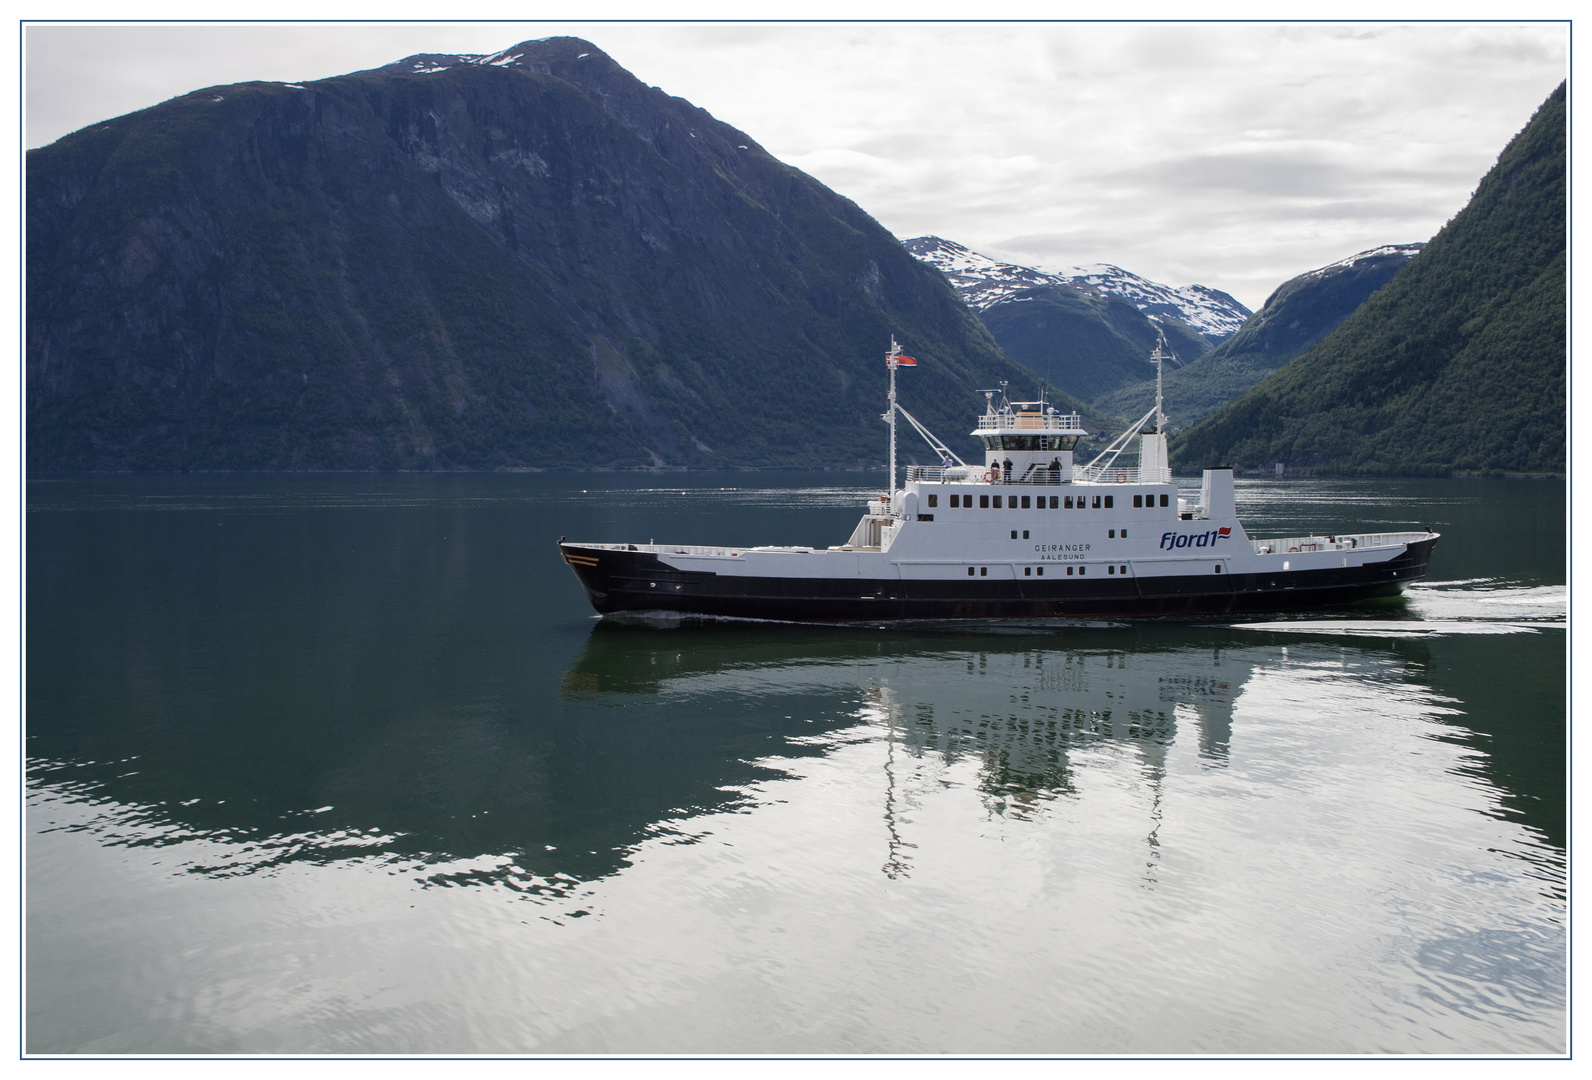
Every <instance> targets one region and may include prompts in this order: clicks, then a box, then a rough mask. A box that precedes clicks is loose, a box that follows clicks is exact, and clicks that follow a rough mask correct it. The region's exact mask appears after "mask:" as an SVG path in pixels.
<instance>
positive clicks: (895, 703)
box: [564, 622, 1336, 876]
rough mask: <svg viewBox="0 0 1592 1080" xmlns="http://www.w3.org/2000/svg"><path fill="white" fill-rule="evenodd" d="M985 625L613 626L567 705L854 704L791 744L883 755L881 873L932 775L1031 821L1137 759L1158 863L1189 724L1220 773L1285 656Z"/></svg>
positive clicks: (589, 651)
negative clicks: (967, 770) (1240, 712)
mask: <svg viewBox="0 0 1592 1080" xmlns="http://www.w3.org/2000/svg"><path fill="white" fill-rule="evenodd" d="M987 629H988V630H989V631H991V632H990V633H988V634H986V635H978V636H969V635H968V633H967V631H966V630H965V629H963V630H960V631H957V632H947V633H946V634H944V635H943V636H940V637H936V636H932V635H931V636H929V637H928V638H927V641H925V639H924V638H918V639H917V640H916V641H915V642H914V643H913V645H912V646H911V647H908V648H902V647H901V643H900V642H897V641H891V640H877V639H874V638H872V637H871V636H869V635H867V634H865V633H858V632H856V631H842V632H840V633H837V634H834V635H826V634H824V633H823V632H821V631H820V632H815V633H814V634H813V635H811V636H810V637H807V638H805V639H798V640H795V641H792V640H790V639H789V635H788V633H785V632H779V633H770V632H768V631H761V632H759V631H758V630H753V631H752V632H751V640H748V637H747V632H746V631H744V630H740V631H736V630H717V631H715V630H702V629H695V630H691V631H686V633H688V634H690V640H689V642H688V643H687V642H682V640H681V632H680V631H674V630H667V629H648V628H643V627H636V626H623V625H616V624H614V623H612V622H608V623H604V624H603V625H601V626H599V627H598V629H597V631H596V632H595V633H594V634H593V635H592V638H591V641H590V642H589V643H588V645H587V647H586V650H585V651H584V653H583V654H582V656H581V658H580V660H579V661H578V662H577V663H576V664H575V665H574V666H573V667H572V668H570V670H569V671H568V673H567V674H566V675H565V679H564V696H565V697H566V699H575V700H591V701H596V700H602V699H603V698H605V697H606V698H608V699H609V700H610V701H614V700H622V699H624V698H626V697H634V698H636V699H640V700H646V701H648V702H649V703H654V704H662V703H663V702H669V701H672V702H678V703H680V704H682V705H684V704H685V703H687V702H689V701H691V700H693V699H697V698H701V697H704V696H709V695H712V696H717V695H722V694H726V693H728V694H732V695H736V696H739V697H741V698H743V699H746V700H754V699H760V700H762V701H764V702H771V701H777V700H779V699H783V698H789V699H790V700H791V701H792V702H797V701H806V700H810V699H811V696H812V694H813V693H814V692H815V691H820V692H824V693H827V694H828V695H831V696H834V697H835V698H839V699H844V700H846V701H847V702H848V703H849V704H850V708H849V710H841V711H840V712H841V715H844V716H849V717H850V718H852V719H854V720H856V721H859V722H860V723H859V724H858V725H857V726H855V727H851V728H846V727H841V728H836V729H834V730H832V731H830V732H828V733H826V734H824V735H817V736H806V737H803V736H793V737H788V738H787V739H786V740H785V741H786V744H787V745H788V746H790V747H793V748H794V747H815V748H816V747H830V746H834V745H839V744H842V743H855V742H857V741H859V740H868V739H871V740H874V741H877V742H880V743H882V744H884V747H885V752H884V755H883V758H882V761H881V765H880V768H881V773H880V777H879V779H880V783H881V798H882V799H883V800H884V805H885V820H886V825H887V829H888V831H889V835H890V855H889V858H888V859H887V860H886V862H885V868H886V872H887V873H889V874H890V875H892V876H894V875H895V874H898V873H905V872H907V871H908V870H909V868H910V855H909V854H907V851H906V849H907V848H908V847H909V846H910V845H906V844H905V843H904V841H902V840H901V837H900V827H901V823H900V821H899V820H897V813H896V810H897V807H898V806H899V805H900V804H901V803H902V802H903V801H916V800H917V799H919V798H921V797H922V795H923V792H919V791H915V792H913V793H912V794H911V796H910V797H909V796H908V795H907V794H906V792H905V791H903V790H900V789H901V788H902V787H903V786H905V787H912V786H913V785H922V784H924V783H925V782H930V783H941V782H942V781H939V780H934V781H932V782H931V781H928V776H929V774H930V773H933V774H935V775H938V774H940V773H943V772H946V771H956V770H958V769H959V768H960V767H962V766H964V765H967V764H972V765H973V766H974V767H975V768H976V772H977V782H976V785H975V786H976V790H977V791H978V793H979V796H980V799H981V801H982V803H983V806H984V807H985V809H986V811H987V812H988V813H991V814H995V815H999V816H1001V817H1004V818H1009V819H1014V820H1023V819H1026V818H1030V817H1032V816H1034V815H1036V814H1038V813H1041V812H1043V810H1044V808H1045V807H1046V805H1047V804H1049V803H1050V802H1052V801H1054V800H1055V799H1057V798H1059V797H1077V796H1078V795H1079V793H1080V785H1079V783H1078V780H1077V777H1076V776H1075V774H1076V773H1077V772H1078V771H1079V770H1081V769H1088V768H1089V767H1090V766H1091V765H1097V764H1100V763H1101V760H1102V758H1101V756H1102V755H1104V756H1105V758H1107V759H1109V760H1110V761H1111V762H1112V763H1113V764H1117V763H1120V762H1121V761H1122V760H1124V759H1126V760H1131V761H1132V762H1133V763H1134V765H1133V770H1132V771H1133V773H1134V774H1135V775H1136V776H1137V777H1139V778H1140V780H1141V782H1142V784H1143V786H1144V790H1145V795H1146V797H1147V798H1148V800H1149V801H1148V804H1147V806H1146V809H1145V816H1144V822H1145V830H1146V841H1145V842H1146V844H1147V847H1148V849H1149V851H1150V853H1151V855H1152V857H1153V852H1154V849H1155V847H1156V844H1157V840H1156V829H1157V828H1158V816H1159V804H1160V800H1161V782H1162V779H1163V778H1164V775H1165V772H1166V764H1167V755H1168V753H1169V752H1170V751H1171V749H1172V747H1173V745H1174V744H1175V742H1176V741H1177V735H1178V732H1179V727H1180V725H1181V727H1182V728H1183V730H1185V731H1188V732H1190V733H1191V735H1192V738H1193V742H1194V745H1195V747H1196V754H1197V757H1198V760H1199V762H1200V763H1201V765H1202V767H1205V768H1220V767H1222V766H1224V765H1225V764H1226V761H1227V755H1228V744H1229V742H1230V741H1231V739H1232V728H1233V701H1234V698H1235V696H1236V694H1237V693H1238V692H1239V691H1241V690H1242V688H1243V686H1244V684H1245V682H1246V681H1247V680H1248V679H1249V678H1250V676H1251V675H1252V674H1253V672H1254V671H1255V670H1256V669H1257V667H1261V666H1264V664H1265V663H1266V662H1267V660H1268V659H1270V660H1275V659H1277V658H1278V654H1277V652H1276V650H1267V649H1259V648H1254V647H1253V646H1251V647H1250V648H1248V649H1244V648H1241V647H1236V648H1235V647H1234V646H1237V645H1238V644H1239V643H1238V642H1233V643H1230V645H1229V647H1227V648H1223V647H1221V646H1214V647H1213V646H1210V645H1194V644H1192V643H1187V642H1180V641H1179V640H1178V638H1179V637H1180V636H1181V635H1179V634H1178V633H1177V632H1176V631H1170V632H1165V631H1163V632H1161V633H1159V634H1156V635H1154V636H1156V637H1161V638H1167V639H1169V640H1165V641H1162V642H1159V643H1156V644H1151V645H1148V646H1146V645H1145V643H1144V642H1143V641H1142V640H1141V639H1142V638H1143V636H1144V635H1143V634H1136V633H1132V632H1126V631H1123V630H1121V629H1116V630H1107V631H1106V632H1105V633H1104V634H1102V633H1100V632H1099V631H1098V630H1097V631H1095V632H1094V633H1093V634H1092V635H1091V633H1090V632H1089V631H1088V630H1087V628H1080V627H1068V628H1066V630H1067V631H1070V633H1064V635H1063V637H1062V640H1063V641H1065V640H1066V639H1067V637H1069V636H1070V637H1073V638H1076V639H1079V644H1078V645H1076V646H1075V647H1072V648H1065V647H1063V648H1057V647H1056V646H1055V645H1054V644H1053V642H1054V641H1055V640H1056V637H1055V628H1052V627H1038V628H1036V627H1031V626H1012V627H1010V628H1002V627H999V626H990V627H988V628H987ZM1091 636H1092V637H1093V638H1095V640H1093V641H1090V640H1089V639H1090V637H1091ZM1202 636H1204V632H1202ZM704 638H708V639H709V640H704ZM759 638H761V639H762V640H761V641H759V640H758V639H759ZM682 645H687V647H686V648H682ZM715 646H717V647H715ZM1296 651H1297V650H1296ZM1334 659H1336V657H1334ZM828 715H830V716H833V715H834V714H833V713H830V714H828ZM931 762H932V763H933V766H932V768H926V766H927V765H928V763H931Z"/></svg>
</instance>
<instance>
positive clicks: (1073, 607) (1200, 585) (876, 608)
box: [560, 537, 1437, 623]
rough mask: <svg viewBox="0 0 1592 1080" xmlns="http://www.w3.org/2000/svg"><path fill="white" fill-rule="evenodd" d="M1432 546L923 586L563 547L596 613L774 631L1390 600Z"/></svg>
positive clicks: (1416, 575)
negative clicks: (1301, 562)
mask: <svg viewBox="0 0 1592 1080" xmlns="http://www.w3.org/2000/svg"><path fill="white" fill-rule="evenodd" d="M1436 542H1437V540H1436V537H1433V538H1431V539H1427V540H1421V541H1417V542H1415V543H1411V544H1409V545H1408V546H1407V547H1406V548H1405V550H1404V551H1403V552H1402V553H1401V554H1399V555H1397V556H1395V557H1393V558H1391V559H1388V560H1387V561H1385V562H1378V563H1372V564H1368V565H1365V566H1357V567H1328V568H1322V569H1309V570H1296V571H1292V572H1281V573H1259V574H1243V573H1234V574H1222V575H1209V576H1206V575H1201V576H1189V577H1140V576H1137V575H1134V576H1127V577H1120V578H1103V579H1096V578H1090V579H1082V578H1035V579H1028V578H1022V579H1016V580H1008V581H996V580H993V579H975V580H971V581H966V582H963V581H959V580H949V581H922V580H903V579H894V580H892V579H883V578H877V579H870V578H855V577H852V578H811V577H769V576H744V575H729V574H713V573H702V572H692V571H681V570H676V569H674V568H673V567H671V566H669V565H667V564H665V563H664V562H662V561H661V560H659V558H658V556H657V555H656V554H654V553H652V552H646V551H627V550H623V549H618V548H613V547H603V546H594V545H581V544H569V543H563V544H560V552H561V554H562V555H563V558H564V561H565V562H566V563H568V564H569V565H570V567H571V568H572V569H573V570H574V571H575V576H576V577H577V578H578V579H579V580H580V583H581V586H582V587H583V588H584V589H585V590H586V595H587V596H588V597H589V598H590V600H591V603H592V606H593V607H594V608H596V609H597V611H598V612H599V613H601V614H603V615H612V614H617V613H621V612H634V613H641V612H666V613H672V614H676V615H686V616H700V617H706V618H733V619H764V620H772V621H777V622H804V623H811V622H885V621H900V620H914V619H923V620H936V619H1024V618H1045V619H1055V618H1148V617H1155V616H1178V615H1183V616H1189V615H1219V614H1260V613H1269V612H1289V611H1306V610H1312V609H1318V608H1332V607H1341V606H1343V605H1346V604H1353V603H1357V602H1360V601H1363V600H1374V599H1377V598H1381V597H1390V596H1397V595H1398V594H1399V593H1401V592H1402V591H1403V590H1404V587H1405V586H1406V585H1408V584H1409V583H1410V582H1412V581H1419V580H1420V579H1421V578H1423V577H1425V576H1426V564H1427V560H1428V559H1429V558H1430V557H1431V552H1432V548H1433V546H1434V545H1435V544H1436Z"/></svg>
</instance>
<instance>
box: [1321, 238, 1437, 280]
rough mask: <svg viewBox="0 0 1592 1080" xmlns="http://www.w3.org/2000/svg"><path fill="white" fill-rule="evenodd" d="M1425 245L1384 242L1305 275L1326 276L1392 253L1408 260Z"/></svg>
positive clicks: (1417, 253)
mask: <svg viewBox="0 0 1592 1080" xmlns="http://www.w3.org/2000/svg"><path fill="white" fill-rule="evenodd" d="M1425 246H1426V244H1425V243H1419V244H1384V245H1383V246H1382V247H1377V248H1372V249H1371V250H1370V251H1362V252H1360V253H1359V254H1358V255H1350V256H1349V257H1348V258H1347V259H1339V260H1338V261H1337V262H1335V263H1328V264H1327V265H1326V266H1323V267H1321V268H1320V269H1318V270H1311V271H1310V272H1309V273H1308V274H1306V275H1304V276H1306V277H1326V276H1327V275H1328V274H1330V273H1332V272H1333V271H1335V270H1352V269H1354V267H1355V265H1356V264H1357V263H1362V262H1364V261H1366V260H1367V259H1382V258H1387V257H1388V256H1390V255H1397V256H1402V257H1403V258H1404V259H1405V260H1406V261H1408V260H1410V259H1413V258H1415V256H1417V255H1419V254H1420V253H1421V249H1422V248H1424V247H1425Z"/></svg>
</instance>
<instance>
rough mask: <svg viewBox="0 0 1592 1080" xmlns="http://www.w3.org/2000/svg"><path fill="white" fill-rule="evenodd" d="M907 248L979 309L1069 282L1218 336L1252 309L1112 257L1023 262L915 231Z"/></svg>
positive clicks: (1231, 331)
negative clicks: (1076, 262) (1079, 262)
mask: <svg viewBox="0 0 1592 1080" xmlns="http://www.w3.org/2000/svg"><path fill="white" fill-rule="evenodd" d="M906 249H907V250H908V251H910V252H911V253H912V254H913V255H915V256H916V257H917V258H919V259H920V260H922V261H923V262H926V263H928V264H929V265H930V266H933V267H934V268H935V269H937V270H939V271H940V272H941V273H942V274H944V275H945V276H946V277H947V278H949V279H950V281H951V285H952V286H953V287H954V288H955V289H956V291H957V294H958V295H960V296H961V297H962V301H963V302H964V303H965V304H967V306H968V307H970V308H972V309H973V310H974V311H985V310H988V309H989V308H991V307H994V306H995V305H996V304H999V303H1002V302H1004V301H1006V300H1008V299H1010V298H1011V297H1012V296H1013V295H1015V294H1017V293H1019V292H1022V291H1023V290H1025V289H1032V288H1036V287H1040V286H1045V285H1066V286H1069V287H1071V288H1074V289H1078V290H1080V291H1082V292H1087V293H1094V294H1095V295H1101V296H1115V297H1119V298H1121V299H1123V300H1126V301H1128V302H1129V303H1131V304H1133V306H1134V307H1136V308H1138V309H1139V310H1140V311H1142V312H1143V313H1144V314H1145V315H1146V316H1148V317H1150V318H1152V319H1177V320H1179V321H1181V322H1184V323H1187V324H1188V325H1190V326H1192V327H1194V329H1196V330H1198V331H1199V332H1200V333H1201V334H1203V335H1205V337H1206V338H1208V339H1210V340H1211V341H1213V342H1216V341H1220V340H1222V339H1224V338H1227V337H1230V336H1232V335H1233V334H1234V333H1236V332H1237V331H1238V328H1239V327H1240V326H1243V325H1244V320H1245V319H1247V318H1249V316H1250V314H1251V312H1250V310H1249V309H1248V308H1246V307H1245V306H1244V305H1243V304H1240V303H1239V302H1238V301H1237V300H1235V299H1233V298H1232V297H1231V296H1228V295H1227V294H1226V293H1224V292H1222V291H1221V290H1219V289H1212V288H1210V287H1208V286H1205V285H1183V286H1179V287H1173V286H1170V285H1162V284H1160V283H1158V282H1154V281H1151V280H1149V279H1148V278H1143V277H1140V276H1139V275H1138V274H1134V273H1130V272H1129V271H1127V270H1124V269H1122V268H1121V267H1120V266H1112V265H1111V264H1109V263H1095V264H1093V265H1089V266H1069V267H1065V268H1061V269H1045V268H1041V267H1034V266H1019V265H1017V264H1015V263H1008V262H1002V261H1000V260H999V259H992V258H990V257H989V256H987V255H981V254H979V253H978V252H976V251H973V250H971V249H969V248H966V247H963V246H962V245H961V244H958V243H956V242H954V241H951V240H944V239H941V238H940V237H938V236H919V237H915V238H914V239H911V240H908V241H906Z"/></svg>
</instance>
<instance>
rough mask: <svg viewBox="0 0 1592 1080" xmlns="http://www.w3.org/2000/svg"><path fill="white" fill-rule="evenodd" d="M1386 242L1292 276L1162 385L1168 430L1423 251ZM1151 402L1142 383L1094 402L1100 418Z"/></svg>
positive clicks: (1338, 318)
mask: <svg viewBox="0 0 1592 1080" xmlns="http://www.w3.org/2000/svg"><path fill="white" fill-rule="evenodd" d="M1425 246H1426V245H1425V244H1392V245H1387V246H1384V247H1379V248H1374V249H1372V250H1370V251H1362V252H1360V253H1359V254H1358V255H1353V256H1350V257H1349V258H1347V259H1343V260H1341V261H1339V262H1335V263H1333V264H1331V265H1330V266H1323V267H1322V268H1321V269H1319V270H1311V271H1309V272H1307V273H1304V274H1300V275H1299V276H1298V277H1296V278H1293V279H1291V280H1289V281H1287V282H1284V283H1283V284H1282V285H1280V286H1278V287H1277V290H1276V291H1275V292H1273V293H1272V294H1271V296H1269V297H1268V298H1267V299H1266V302H1265V304H1263V305H1262V306H1261V309H1260V310H1259V311H1257V312H1255V314H1254V315H1251V316H1250V317H1249V321H1248V322H1246V323H1245V324H1244V326H1243V329H1241V330H1239V331H1238V333H1236V334H1234V335H1233V336H1232V337H1230V338H1228V339H1227V340H1226V341H1223V342H1222V343H1221V344H1220V345H1218V346H1216V348H1214V349H1212V350H1211V351H1210V352H1208V353H1206V354H1205V355H1204V356H1201V357H1200V358H1199V359H1197V360H1195V361H1194V362H1193V363H1190V364H1188V365H1186V366H1184V367H1182V368H1180V369H1178V370H1176V371H1169V372H1167V373H1166V376H1165V378H1164V380H1163V383H1164V390H1165V395H1166V400H1167V402H1168V405H1167V415H1168V417H1169V419H1168V424H1169V428H1171V427H1176V428H1183V427H1187V426H1188V425H1189V424H1192V423H1193V422H1194V421H1196V420H1198V419H1199V418H1200V417H1202V416H1204V415H1206V414H1207V413H1209V412H1210V411H1211V410H1212V409H1215V408H1218V407H1219V406H1221V405H1223V404H1225V403H1226V402H1228V401H1231V400H1232V399H1233V398H1235V397H1237V396H1238V395H1239V394H1242V393H1243V392H1244V391H1245V390H1248V389H1249V388H1250V387H1251V386H1254V385H1255V384H1256V383H1258V382H1259V381H1260V380H1261V379H1264V378H1265V377H1266V376H1267V375H1270V374H1271V373H1272V372H1273V371H1276V370H1277V369H1278V368H1280V367H1282V365H1284V364H1286V363H1287V362H1288V361H1289V360H1292V359H1293V358H1294V357H1295V356H1298V355H1299V354H1300V353H1302V352H1304V351H1305V350H1306V349H1308V348H1309V347H1310V346H1312V345H1314V344H1315V343H1316V342H1318V341H1320V340H1321V339H1322V338H1324V337H1326V336H1327V334H1328V333H1329V332H1330V331H1331V330H1332V329H1333V328H1334V327H1336V326H1337V325H1338V324H1339V323H1341V322H1342V321H1343V320H1344V319H1346V318H1348V317H1349V316H1350V315H1351V314H1353V312H1354V311H1355V309H1356V308H1358V307H1359V306H1360V305H1361V304H1363V303H1365V301H1366V299H1367V298H1368V297H1369V296H1370V295H1371V294H1372V293H1374V292H1375V291H1376V290H1377V289H1380V288H1381V287H1382V286H1383V285H1386V284H1387V283H1388V281H1390V280H1391V279H1392V277H1393V275H1394V274H1396V273H1398V272H1399V270H1401V269H1403V267H1404V264H1405V263H1407V262H1409V261H1410V260H1411V259H1412V258H1414V257H1415V256H1416V254H1418V253H1419V252H1420V250H1421V248H1423V247H1425ZM1154 403H1155V380H1154V379H1148V380H1146V381H1144V382H1141V383H1137V384H1135V385H1133V386H1127V387H1123V388H1122V389H1121V390H1117V391H1115V392H1114V393H1110V394H1105V395H1103V396H1101V397H1099V398H1098V399H1096V400H1095V402H1094V404H1095V406H1096V407H1097V408H1099V409H1101V410H1102V411H1104V412H1110V413H1116V414H1118V415H1122V416H1127V417H1130V418H1131V417H1135V416H1142V415H1143V414H1144V413H1145V412H1147V411H1148V410H1149V408H1150V406H1151V405H1153V404H1154Z"/></svg>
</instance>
